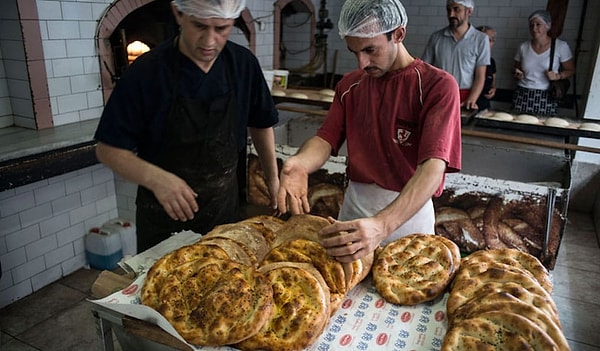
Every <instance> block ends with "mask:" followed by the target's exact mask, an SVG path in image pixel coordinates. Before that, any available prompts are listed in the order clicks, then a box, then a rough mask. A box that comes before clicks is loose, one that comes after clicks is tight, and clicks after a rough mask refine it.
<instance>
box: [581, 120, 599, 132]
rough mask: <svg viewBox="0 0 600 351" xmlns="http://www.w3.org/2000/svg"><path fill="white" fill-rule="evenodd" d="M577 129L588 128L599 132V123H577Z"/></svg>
mask: <svg viewBox="0 0 600 351" xmlns="http://www.w3.org/2000/svg"><path fill="white" fill-rule="evenodd" d="M579 129H581V130H589V131H592V132H600V124H599V123H591V122H584V123H581V124H580V125H579Z"/></svg>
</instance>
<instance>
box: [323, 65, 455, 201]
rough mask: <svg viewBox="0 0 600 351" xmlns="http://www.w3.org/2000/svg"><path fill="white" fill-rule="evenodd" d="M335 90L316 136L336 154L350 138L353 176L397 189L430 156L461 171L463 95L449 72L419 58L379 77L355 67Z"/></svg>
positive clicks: (349, 158) (358, 179)
mask: <svg viewBox="0 0 600 351" xmlns="http://www.w3.org/2000/svg"><path fill="white" fill-rule="evenodd" d="M335 94H336V95H335V99H334V101H333V103H332V104H331V107H330V109H329V113H328V115H327V118H325V121H324V122H323V125H322V126H321V127H320V129H319V130H318V132H317V135H318V136H319V137H321V138H323V139H324V140H326V141H327V142H328V143H329V144H331V146H332V148H333V150H332V154H333V155H337V154H338V152H339V150H340V147H341V146H342V144H343V143H344V141H347V149H348V167H347V170H346V171H347V175H348V177H349V179H350V180H352V181H356V182H361V183H367V184H371V183H375V184H377V185H379V186H381V187H382V188H385V189H388V190H393V191H398V192H399V191H401V190H402V188H403V187H404V185H405V184H406V183H407V182H408V180H409V179H410V178H411V177H412V175H413V174H414V173H415V170H416V168H417V165H418V164H420V163H422V162H424V161H425V160H427V159H429V158H439V159H442V160H444V161H446V164H447V169H446V172H458V171H460V168H461V134H460V133H461V131H460V97H459V92H458V85H457V84H456V80H455V79H454V77H452V76H451V75H450V74H449V73H447V72H445V71H442V70H440V69H438V68H435V67H434V66H432V65H429V64H427V63H424V62H423V61H421V60H420V59H416V60H415V61H414V62H413V63H412V64H411V65H410V66H408V67H407V68H405V69H402V70H398V71H394V72H390V73H388V74H387V75H385V76H384V77H381V78H373V77H371V76H369V75H368V74H366V73H365V72H364V71H362V70H355V71H353V72H350V73H348V74H347V75H345V76H344V77H343V78H342V80H341V81H340V82H339V84H338V85H337V86H336V93H335ZM443 187H444V184H443V182H442V184H440V187H439V189H438V191H437V192H436V196H439V195H440V194H441V193H442V190H443Z"/></svg>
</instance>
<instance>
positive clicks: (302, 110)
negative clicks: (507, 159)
mask: <svg viewBox="0 0 600 351" xmlns="http://www.w3.org/2000/svg"><path fill="white" fill-rule="evenodd" d="M277 109H278V110H282V111H291V112H299V113H306V114H309V115H317V116H326V115H327V110H316V109H314V110H313V109H308V108H302V107H295V106H282V105H277ZM462 135H467V136H474V137H480V138H487V139H495V140H502V141H511V142H515V143H521V144H529V145H536V146H544V147H548V148H552V149H560V150H576V151H585V152H592V153H597V154H600V148H596V147H590V146H581V145H576V144H569V143H560V142H556V141H548V140H540V139H535V138H525V137H519V136H514V135H506V134H498V133H490V132H482V131H479V130H471V129H464V128H463V130H462Z"/></svg>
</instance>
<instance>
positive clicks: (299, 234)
mask: <svg viewBox="0 0 600 351" xmlns="http://www.w3.org/2000/svg"><path fill="white" fill-rule="evenodd" d="M328 225H330V223H329V221H328V220H327V219H325V218H323V217H319V216H314V215H310V214H301V215H294V216H291V217H290V218H289V219H288V220H287V221H286V223H285V225H284V226H282V227H281V228H280V229H279V230H278V231H276V232H275V240H274V242H273V245H272V246H273V247H277V246H279V245H281V244H282V243H284V242H286V241H288V240H290V239H308V240H312V241H316V242H319V230H321V229H323V228H325V227H327V226H328Z"/></svg>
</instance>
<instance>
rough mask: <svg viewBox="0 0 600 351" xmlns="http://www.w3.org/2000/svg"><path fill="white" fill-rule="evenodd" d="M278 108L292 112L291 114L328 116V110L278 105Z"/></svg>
mask: <svg viewBox="0 0 600 351" xmlns="http://www.w3.org/2000/svg"><path fill="white" fill-rule="evenodd" d="M276 107H277V109H278V110H281V111H290V112H299V113H306V114H309V115H318V116H327V110H312V109H309V108H302V107H295V106H285V105H276Z"/></svg>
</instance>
